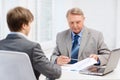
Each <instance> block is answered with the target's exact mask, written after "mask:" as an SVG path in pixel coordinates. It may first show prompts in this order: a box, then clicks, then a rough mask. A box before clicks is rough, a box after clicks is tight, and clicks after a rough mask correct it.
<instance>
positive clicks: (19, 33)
mask: <svg viewBox="0 0 120 80" xmlns="http://www.w3.org/2000/svg"><path fill="white" fill-rule="evenodd" d="M9 34H18V35H21V36H23V37H25V38H26V39H28V38H27V36H26V35H25V34H23V33H21V32H10V33H9Z"/></svg>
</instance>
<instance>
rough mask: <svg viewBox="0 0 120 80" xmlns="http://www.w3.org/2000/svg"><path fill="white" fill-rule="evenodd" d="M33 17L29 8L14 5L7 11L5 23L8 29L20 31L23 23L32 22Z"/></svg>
mask: <svg viewBox="0 0 120 80" xmlns="http://www.w3.org/2000/svg"><path fill="white" fill-rule="evenodd" d="M33 19H34V17H33V15H32V13H31V12H30V11H29V9H26V8H23V7H15V8H13V9H11V10H10V11H9V12H8V13H7V24H8V27H9V29H10V31H14V32H17V31H20V30H21V26H22V25H23V24H27V25H28V23H29V22H32V21H33Z"/></svg>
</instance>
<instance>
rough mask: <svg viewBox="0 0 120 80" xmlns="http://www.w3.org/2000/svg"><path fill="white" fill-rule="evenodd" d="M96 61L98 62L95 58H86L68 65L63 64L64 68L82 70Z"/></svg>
mask: <svg viewBox="0 0 120 80" xmlns="http://www.w3.org/2000/svg"><path fill="white" fill-rule="evenodd" d="M95 63H97V61H96V60H95V59H94V58H86V59H84V60H81V61H79V62H77V63H75V64H68V65H64V66H62V70H69V71H80V70H82V69H84V68H86V67H88V66H91V65H93V64H95Z"/></svg>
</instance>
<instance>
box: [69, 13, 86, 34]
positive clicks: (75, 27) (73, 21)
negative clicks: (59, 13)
mask: <svg viewBox="0 0 120 80" xmlns="http://www.w3.org/2000/svg"><path fill="white" fill-rule="evenodd" d="M84 19H85V18H84V16H82V15H74V14H69V15H68V17H67V20H68V24H69V27H70V29H71V30H72V31H73V32H74V33H75V34H78V33H79V32H80V31H81V29H82V27H83V25H84Z"/></svg>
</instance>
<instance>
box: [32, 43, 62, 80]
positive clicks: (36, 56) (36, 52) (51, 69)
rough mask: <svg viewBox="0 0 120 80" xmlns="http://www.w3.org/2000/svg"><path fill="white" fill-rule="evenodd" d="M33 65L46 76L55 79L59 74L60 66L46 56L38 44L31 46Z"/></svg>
mask: <svg viewBox="0 0 120 80" xmlns="http://www.w3.org/2000/svg"><path fill="white" fill-rule="evenodd" d="M33 67H34V69H35V70H37V71H38V72H40V73H42V74H43V75H45V76H46V77H49V78H52V79H56V78H59V77H60V75H61V67H60V66H59V65H57V64H53V63H52V62H50V61H49V60H48V58H46V56H45V55H44V52H43V51H42V49H41V47H40V45H39V44H37V45H36V47H34V48H33Z"/></svg>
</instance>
